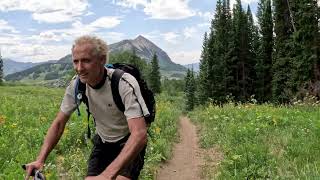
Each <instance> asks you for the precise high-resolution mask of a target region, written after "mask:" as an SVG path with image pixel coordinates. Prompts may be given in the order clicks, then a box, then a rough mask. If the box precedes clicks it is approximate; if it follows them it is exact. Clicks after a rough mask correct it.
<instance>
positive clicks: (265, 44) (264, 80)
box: [255, 0, 273, 102]
mask: <svg viewBox="0 0 320 180" xmlns="http://www.w3.org/2000/svg"><path fill="white" fill-rule="evenodd" d="M257 16H258V21H259V25H260V34H261V43H260V44H261V46H260V48H259V49H258V50H257V51H258V55H257V63H256V64H255V71H256V75H257V78H256V81H255V86H256V91H255V95H256V98H257V100H258V101H259V102H266V101H268V100H270V99H271V98H272V89H271V81H272V52H273V22H272V11H271V0H261V1H260V2H259V6H258V15H257Z"/></svg>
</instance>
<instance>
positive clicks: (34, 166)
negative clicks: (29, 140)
mask: <svg viewBox="0 0 320 180" xmlns="http://www.w3.org/2000/svg"><path fill="white" fill-rule="evenodd" d="M43 165H44V163H42V162H39V161H34V162H31V163H29V164H26V177H25V180H29V178H30V176H31V173H32V170H33V169H36V170H40V169H42V167H43Z"/></svg>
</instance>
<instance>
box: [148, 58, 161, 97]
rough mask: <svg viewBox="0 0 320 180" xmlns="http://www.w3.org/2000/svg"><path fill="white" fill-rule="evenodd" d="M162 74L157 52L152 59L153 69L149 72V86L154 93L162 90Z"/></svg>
mask: <svg viewBox="0 0 320 180" xmlns="http://www.w3.org/2000/svg"><path fill="white" fill-rule="evenodd" d="M160 80H161V75H160V67H159V62H158V57H157V55H156V54H154V55H153V58H152V60H151V70H150V74H149V86H150V89H151V90H152V91H153V92H154V93H160V91H161V88H160V87H161V81H160Z"/></svg>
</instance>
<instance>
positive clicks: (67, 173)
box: [0, 86, 181, 179]
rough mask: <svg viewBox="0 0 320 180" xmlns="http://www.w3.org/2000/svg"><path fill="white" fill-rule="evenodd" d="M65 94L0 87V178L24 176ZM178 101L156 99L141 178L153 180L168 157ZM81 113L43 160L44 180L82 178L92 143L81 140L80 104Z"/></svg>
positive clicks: (83, 119)
mask: <svg viewBox="0 0 320 180" xmlns="http://www.w3.org/2000/svg"><path fill="white" fill-rule="evenodd" d="M63 94H64V89H52V88H44V87H32V86H15V87H11V86H0V151H1V152H0V179H23V177H24V171H23V170H22V168H21V165H22V164H25V163H28V162H31V161H33V160H35V159H36V157H37V154H38V152H39V149H40V147H41V145H42V142H43V138H44V136H45V134H46V132H47V129H48V128H49V127H50V124H51V122H52V120H53V118H54V117H55V115H56V113H57V111H58V109H59V107H60V102H61V100H62V97H63ZM176 100H177V98H173V97H166V95H164V94H163V95H159V97H157V116H156V120H155V122H154V123H153V124H152V127H151V128H150V129H149V134H150V137H149V145H148V149H147V154H146V160H145V162H146V163H145V166H144V170H143V171H142V174H141V179H153V178H154V174H155V173H156V172H155V171H156V169H157V166H158V165H159V162H160V161H162V160H164V159H167V158H168V157H169V156H170V151H171V144H172V142H173V141H172V140H173V139H175V138H174V137H175V136H176V132H177V131H176V129H177V126H176V124H177V121H176V120H177V119H178V117H179V115H180V109H179V108H178V107H179V106H178V105H177V102H179V99H178V101H176ZM180 100H181V99H180ZM81 111H82V113H81V114H82V116H81V117H80V118H78V117H77V116H76V115H72V117H71V119H70V120H69V122H68V124H67V126H66V129H65V131H64V134H63V136H62V139H61V140H60V141H59V143H58V145H57V146H56V148H55V149H54V150H53V151H52V153H51V154H50V155H49V157H48V159H47V161H46V166H45V169H44V170H45V175H46V176H47V178H48V179H60V178H61V177H62V176H64V177H67V178H68V179H82V178H83V177H84V176H85V174H86V168H87V159H88V156H89V154H90V151H91V147H92V144H91V142H90V140H86V139H85V132H86V130H87V129H86V127H87V121H86V113H85V111H84V107H82V108H81ZM91 126H92V124H91Z"/></svg>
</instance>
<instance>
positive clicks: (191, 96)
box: [185, 69, 196, 111]
mask: <svg viewBox="0 0 320 180" xmlns="http://www.w3.org/2000/svg"><path fill="white" fill-rule="evenodd" d="M185 82H186V85H185V95H186V110H187V111H192V110H193V108H194V106H195V102H196V100H195V91H196V84H195V83H196V82H195V77H194V72H193V69H192V70H190V69H188V71H187V76H186V78H185Z"/></svg>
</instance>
